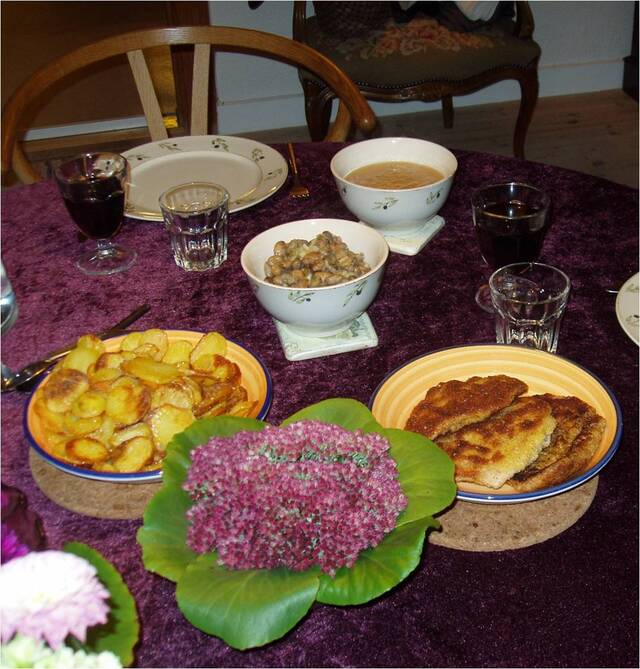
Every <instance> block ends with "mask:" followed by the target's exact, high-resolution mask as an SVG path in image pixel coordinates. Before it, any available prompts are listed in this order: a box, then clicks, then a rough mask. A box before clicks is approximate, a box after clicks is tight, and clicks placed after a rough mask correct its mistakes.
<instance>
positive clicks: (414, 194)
mask: <svg viewBox="0 0 640 669" xmlns="http://www.w3.org/2000/svg"><path fill="white" fill-rule="evenodd" d="M389 163H396V164H398V163H400V164H402V163H405V164H406V163H410V164H413V165H417V166H418V168H419V167H420V166H427V167H428V168H431V169H432V170H435V171H436V172H437V173H438V174H437V176H434V178H436V180H435V181H434V182H432V183H428V184H427V185H419V186H415V187H408V188H407V187H402V188H398V187H393V182H392V181H389V182H387V183H388V184H390V186H385V187H371V186H363V185H359V184H356V183H353V181H351V180H350V176H351V175H353V172H354V171H355V170H358V169H360V168H363V167H366V166H374V165H378V166H382V165H385V164H389ZM381 169H382V167H381ZM457 169H458V161H457V160H456V157H455V156H454V155H453V154H452V153H451V151H449V150H448V149H445V148H444V146H440V145H439V144H434V143H433V142H427V141H426V140H422V139H414V138H411V137H381V138H378V139H369V140H365V141H363V142H357V143H355V144H351V145H349V146H347V147H345V148H344V149H341V150H340V151H338V153H336V155H335V156H334V157H333V159H332V160H331V172H332V174H333V177H334V179H335V182H336V186H337V187H338V192H339V193H340V197H341V198H342V201H343V202H344V204H345V205H346V207H347V208H348V209H349V211H350V212H351V213H352V214H353V215H354V216H356V217H357V218H358V219H360V221H361V222H363V223H366V224H367V225H370V226H371V227H373V228H376V229H377V230H379V231H380V232H381V233H383V234H388V233H399V234H406V233H409V232H412V231H416V230H419V229H420V228H421V227H422V226H424V225H425V223H426V222H427V221H429V220H430V219H431V218H433V217H434V216H435V215H436V214H437V213H438V211H439V210H440V208H441V207H442V205H443V204H444V203H445V202H446V200H447V197H448V195H449V191H450V190H451V184H452V183H453V178H454V175H455V173H456V170H457ZM379 183H382V181H380V182H379Z"/></svg>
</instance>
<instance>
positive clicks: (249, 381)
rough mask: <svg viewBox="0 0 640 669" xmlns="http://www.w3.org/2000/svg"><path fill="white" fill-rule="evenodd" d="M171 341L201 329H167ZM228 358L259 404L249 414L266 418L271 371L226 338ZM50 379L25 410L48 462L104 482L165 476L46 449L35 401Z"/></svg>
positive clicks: (112, 345)
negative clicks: (79, 460) (89, 463)
mask: <svg viewBox="0 0 640 669" xmlns="http://www.w3.org/2000/svg"><path fill="white" fill-rule="evenodd" d="M166 332H167V335H168V337H169V340H170V341H171V340H177V339H186V340H188V341H191V342H192V343H193V344H196V343H197V342H198V340H199V339H200V338H201V337H202V334H203V333H201V332H194V331H192V330H166ZM122 339H123V337H114V338H112V339H107V340H106V341H105V342H104V343H105V348H106V350H107V351H116V350H118V349H119V347H120V342H121V341H122ZM226 357H227V358H228V359H229V360H231V362H235V363H236V364H237V365H238V367H240V371H241V373H242V385H243V386H244V388H245V389H246V391H247V395H248V398H249V400H252V401H255V402H256V405H255V407H254V410H253V411H252V413H251V415H250V417H251V418H257V419H258V420H263V419H264V418H266V416H267V413H268V412H269V408H270V406H271V400H272V397H273V383H272V380H271V374H270V373H269V371H268V369H267V367H266V365H265V364H264V362H263V361H262V360H261V359H260V357H259V356H257V355H256V354H255V353H253V352H252V351H250V350H249V349H248V348H247V347H246V346H244V345H243V344H240V343H238V342H236V341H234V340H231V339H227V354H226ZM47 381H48V377H45V378H44V379H43V380H42V381H41V382H40V384H38V387H37V388H36V390H35V392H34V393H33V394H32V395H31V398H30V399H29V402H28V403H27V406H26V408H25V412H24V419H23V425H24V433H25V435H26V437H27V439H28V440H29V443H30V444H31V447H32V448H33V449H34V450H35V452H36V453H37V454H38V455H39V456H40V457H41V458H43V459H44V460H45V461H46V462H48V463H49V464H51V465H53V466H54V467H56V468H57V469H59V470H61V471H63V472H66V473H67V474H73V475H74V476H80V477H82V478H86V479H92V480H94V481H104V482H108V483H152V482H154V481H160V480H161V479H162V470H161V469H154V470H151V471H142V472H134V473H122V474H121V473H113V472H98V471H94V470H92V469H86V468H84V467H78V466H75V465H72V464H70V463H68V462H65V461H64V460H61V459H59V458H57V457H56V456H55V455H52V454H51V452H49V451H48V450H47V435H46V430H45V429H44V427H43V425H42V422H41V420H40V418H39V416H38V415H37V413H36V412H35V410H34V403H35V400H36V397H37V394H38V390H40V389H41V388H42V387H43V386H44V385H45V384H46V383H47Z"/></svg>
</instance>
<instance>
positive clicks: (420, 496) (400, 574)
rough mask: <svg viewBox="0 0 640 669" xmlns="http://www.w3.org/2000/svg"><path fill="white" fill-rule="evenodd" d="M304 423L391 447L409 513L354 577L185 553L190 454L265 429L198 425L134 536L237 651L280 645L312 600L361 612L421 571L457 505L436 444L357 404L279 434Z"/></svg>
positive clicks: (244, 422) (204, 622)
mask: <svg viewBox="0 0 640 669" xmlns="http://www.w3.org/2000/svg"><path fill="white" fill-rule="evenodd" d="M300 420H320V421H322V422H325V423H333V424H337V425H341V426H343V427H345V428H346V429H349V430H356V429H361V430H363V431H364V432H372V431H375V432H379V433H380V434H382V435H383V436H385V437H386V438H387V439H389V441H390V443H391V451H390V453H391V455H392V457H393V458H394V459H395V460H396V463H397V466H398V479H399V481H400V484H401V486H402V488H403V490H404V492H405V494H406V495H407V498H408V506H407V508H406V509H405V510H404V511H403V513H402V514H401V515H400V517H399V519H398V524H397V526H396V529H395V530H394V531H393V532H391V533H390V534H389V535H387V537H385V539H384V540H383V541H382V542H381V543H380V544H379V545H378V546H376V547H375V548H372V549H369V550H367V551H364V552H363V553H362V554H361V555H360V556H359V558H358V561H357V562H356V564H355V565H354V567H353V568H351V569H341V570H339V571H338V572H337V574H336V577H335V578H331V577H329V576H327V575H326V574H322V573H321V572H320V571H319V569H317V568H314V569H312V570H308V571H306V572H291V571H288V570H286V569H272V570H242V571H233V570H228V569H226V568H224V567H222V566H220V565H218V564H217V556H216V554H215V553H208V554H206V555H200V556H198V555H196V554H195V553H193V552H192V551H191V550H190V549H189V548H188V547H187V545H186V537H187V530H188V523H187V519H186V512H187V510H188V509H189V508H190V506H191V501H190V499H189V497H188V495H187V494H186V492H185V491H184V490H182V485H183V484H184V481H185V480H186V477H187V472H188V468H189V466H190V464H191V456H190V453H191V450H192V449H193V448H194V447H196V446H198V445H200V444H204V443H206V442H207V441H209V439H210V438H211V437H213V436H231V435H233V434H236V433H237V432H239V431H241V430H262V429H264V427H265V425H266V423H263V422H262V421H257V420H253V419H247V418H232V417H219V418H213V419H203V420H199V421H196V422H195V423H194V424H193V425H192V426H191V427H189V428H188V429H187V430H185V431H184V432H182V433H180V434H179V435H176V436H175V437H174V439H173V440H172V442H171V444H170V445H169V448H168V453H167V457H166V458H165V462H164V465H163V485H162V488H161V489H160V491H159V492H158V493H157V494H156V495H155V496H154V498H153V500H152V501H151V502H150V504H149V505H148V506H147V509H146V511H145V514H144V525H143V527H142V528H141V529H140V530H139V532H138V541H139V542H140V544H141V545H142V549H143V561H144V564H145V566H146V567H147V569H150V570H151V571H155V572H157V573H159V574H161V575H162V576H165V577H166V578H169V579H171V580H174V581H176V582H177V588H176V597H177V600H178V604H179V606H180V609H181V610H182V612H183V613H184V615H185V616H186V617H187V618H188V619H189V620H190V621H191V622H192V623H193V624H194V625H195V626H196V627H198V628H200V629H202V630H203V631H205V632H207V633H209V634H214V635H216V636H219V637H220V638H222V639H224V640H225V641H226V642H227V643H228V644H229V645H230V646H233V647H235V648H242V649H244V648H250V647H255V646H260V645H263V644H265V643H268V642H270V641H273V640H275V639H277V638H280V637H281V636H282V635H283V634H285V633H286V632H287V631H288V630H290V629H291V628H292V627H293V626H295V624H296V623H297V622H298V621H299V620H300V619H301V618H302V617H304V615H305V614H306V612H307V611H308V610H309V608H310V606H311V605H312V603H313V601H314V599H315V598H316V596H317V598H318V601H320V602H323V603H327V604H337V605H349V604H362V603H365V602H367V601H370V600H371V599H373V598H375V597H378V596H380V595H382V594H383V593H385V592H387V591H388V590H390V589H391V588H393V587H394V586H395V585H397V584H398V583H400V582H401V581H402V580H403V579H404V578H406V577H407V575H408V574H410V573H411V571H413V570H414V569H415V567H416V565H417V564H418V563H419V561H420V555H421V552H422V547H423V543H424V537H425V532H426V531H427V530H428V529H430V528H435V527H438V526H439V523H438V522H437V521H435V520H434V519H433V517H432V514H434V513H437V512H438V511H441V510H443V509H445V508H446V507H447V506H448V505H449V504H450V502H451V501H452V499H453V497H454V495H455V485H454V483H453V464H452V463H451V461H450V460H449V458H448V457H447V456H446V455H445V454H444V453H443V452H442V451H441V450H440V449H439V448H438V447H437V446H436V445H435V444H433V442H431V441H429V440H428V439H425V438H424V437H421V436H420V435H416V434H413V433H411V432H404V431H402V430H390V429H384V428H382V427H381V426H380V425H379V424H378V423H377V422H376V420H375V419H374V417H373V415H372V414H371V412H370V411H369V410H368V409H367V407H366V406H365V405H364V404H361V403H360V402H357V401H355V400H350V399H330V400H325V401H323V402H319V403H317V404H314V405H312V406H309V407H306V408H305V409H302V410H301V411H298V412H297V413H295V414H294V415H293V416H290V417H289V418H287V419H286V420H285V421H284V422H283V425H288V424H290V423H293V422H297V421H300Z"/></svg>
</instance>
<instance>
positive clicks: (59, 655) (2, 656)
mask: <svg viewBox="0 0 640 669" xmlns="http://www.w3.org/2000/svg"><path fill="white" fill-rule="evenodd" d="M0 666H2V667H3V668H6V669H31V668H33V669H122V664H120V660H119V659H118V657H117V656H116V655H114V654H113V653H110V652H109V651H103V652H102V653H98V654H95V653H85V652H84V651H83V650H79V651H75V652H74V651H73V650H72V649H71V648H67V647H66V646H63V647H62V648H59V649H58V650H56V651H53V650H51V648H49V646H46V645H45V644H44V643H43V642H42V641H36V640H35V639H31V638H30V637H27V636H23V635H22V634H16V635H15V636H14V637H13V639H11V641H10V642H9V643H8V644H6V645H2V646H0Z"/></svg>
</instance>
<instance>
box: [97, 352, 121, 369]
mask: <svg viewBox="0 0 640 669" xmlns="http://www.w3.org/2000/svg"><path fill="white" fill-rule="evenodd" d="M126 353H127V352H126V351H124V352H123V351H111V352H106V353H103V354H102V355H101V356H100V357H99V358H98V359H97V360H96V366H95V371H96V372H97V371H98V370H101V369H105V368H107V369H120V365H121V364H122V363H123V362H124V361H125V360H127V356H126Z"/></svg>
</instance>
